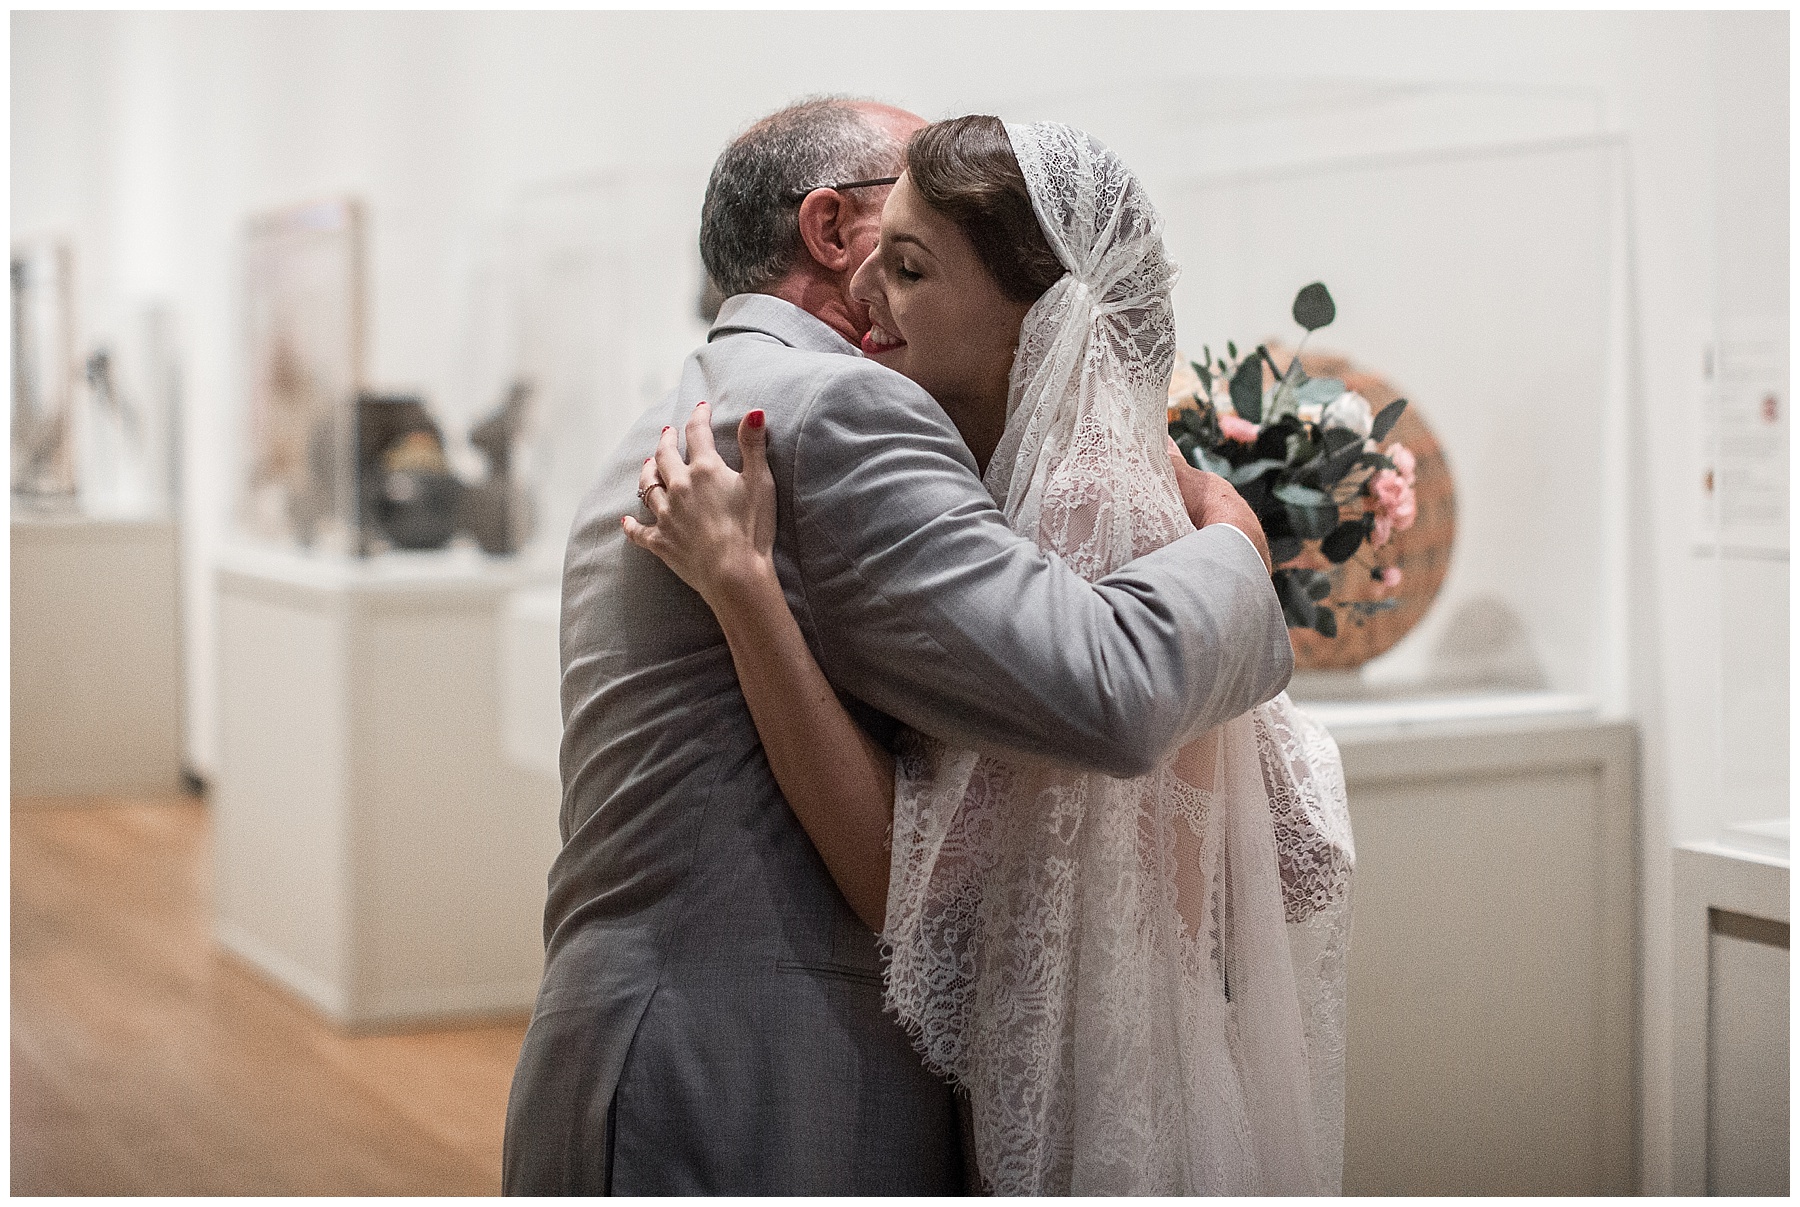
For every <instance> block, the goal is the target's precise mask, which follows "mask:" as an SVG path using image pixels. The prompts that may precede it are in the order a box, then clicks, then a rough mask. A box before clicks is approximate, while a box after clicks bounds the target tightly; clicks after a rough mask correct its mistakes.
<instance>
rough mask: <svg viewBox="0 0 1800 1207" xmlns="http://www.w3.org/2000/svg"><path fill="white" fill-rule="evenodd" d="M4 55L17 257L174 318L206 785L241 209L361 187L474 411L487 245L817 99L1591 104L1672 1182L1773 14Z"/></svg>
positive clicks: (619, 30)
mask: <svg viewBox="0 0 1800 1207" xmlns="http://www.w3.org/2000/svg"><path fill="white" fill-rule="evenodd" d="M11 46H12V64H13V76H12V79H13V94H12V97H13V105H12V123H13V124H12V130H13V161H12V167H13V172H12V182H13V185H12V187H13V231H14V234H15V236H22V235H27V234H32V233H36V232H39V231H44V230H50V229H61V230H64V231H67V232H69V233H70V234H71V235H72V236H73V238H74V239H75V242H76V245H77V251H78V255H79V256H80V258H81V269H80V271H81V281H82V286H83V289H82V297H83V301H84V303H85V304H86V307H87V309H86V311H85V316H84V319H85V324H86V327H87V333H88V336H89V337H90V338H92V337H98V336H101V335H105V334H107V333H109V332H111V331H113V330H116V329H117V328H118V326H119V325H121V324H123V323H124V322H126V321H127V319H128V318H129V316H130V314H131V312H132V309H133V308H134V307H135V306H136V305H138V304H139V303H140V302H141V301H142V300H144V299H147V298H151V297H161V298H167V299H169V300H171V301H172V302H173V303H174V304H175V305H176V307H177V309H178V313H179V315H180V317H181V320H182V323H183V330H184V332H185V348H184V351H185V353H186V380H187V408H188V409H187V416H186V428H185V453H186V464H187V488H186V491H185V492H184V497H183V499H182V500H181V515H182V519H183V522H184V525H185V529H184V531H185V538H186V551H187V563H186V568H185V576H186V584H187V593H186V606H187V609H188V610H187V658H188V682H189V691H190V694H189V710H190V718H189V721H190V724H189V728H188V732H189V735H190V757H191V759H192V762H193V764H194V765H195V766H196V767H197V768H199V769H201V770H202V771H204V770H205V769H206V768H208V767H209V766H210V765H211V762H212V759H213V749H214V736H213V735H214V733H215V730H216V725H217V718H216V717H215V715H214V692H213V684H214V681H215V673H214V667H213V664H212V663H213V644H214V643H213V616H212V601H211V598H210V594H209V591H208V587H207V584H208V582H209V574H210V571H209V561H210V558H211V556H212V553H213V551H214V550H215V549H217V547H218V545H219V543H220V541H221V539H222V537H223V535H224V530H225V523H226V516H227V514H228V504H229V500H230V495H231V480H230V467H231V466H232V464H233V460H232V451H231V450H232V448H233V444H232V441H233V439H234V427H233V425H234V424H235V423H236V421H237V420H236V416H237V408H238V405H239V399H240V397H241V393H242V389H241V369H240V363H239V360H238V347H237V343H236V340H235V333H236V331H237V322H238V320H237V317H236V310H235V308H234V298H235V290H236V275H235V273H236V264H237V261H236V254H237V243H236V239H237V236H238V232H239V230H240V227H241V223H242V221H243V219H244V217H245V215H247V214H248V213H250V212H252V211H254V210H257V209H261V208H265V207H271V206H276V205H280V204H284V203H288V202H292V201H296V200H301V199H306V198H309V197H315V196H318V195H321V194H328V193H340V192H346V191H348V192H355V193H359V194H361V195H363V196H364V197H365V198H366V199H367V201H368V203H369V207H370V212H371V215H372V219H373V221H372V231H373V242H372V256H371V261H370V264H371V297H372V323H371V325H372V330H371V332H370V334H371V337H372V342H371V359H370V366H371V376H372V378H373V380H374V382H375V383H376V384H379V385H382V386H392V387H402V388H417V389H421V390H423V391H424V392H425V393H426V394H427V395H429V396H431V397H433V398H434V399H458V398H461V397H462V396H463V395H464V394H466V393H467V391H468V389H469V387H468V386H467V384H466V382H464V381H463V380H461V379H460V377H459V374H460V372H461V370H460V369H459V367H458V366H459V360H458V355H459V347H458V341H459V339H460V338H461V336H460V334H459V333H461V332H463V331H465V330H466V327H467V323H466V321H465V319H466V313H467V308H468V305H469V300H468V291H469V288H470V284H469V281H470V275H471V270H470V264H471V262H472V259H473V258H474V256H475V254H476V252H475V250H474V247H475V241H476V236H475V233H474V232H477V231H479V230H480V229H482V228H483V227H484V225H486V224H491V222H492V221H493V219H494V216H495V215H496V214H498V213H500V212H501V211H503V210H504V209H505V207H506V206H507V205H508V204H509V203H510V202H511V201H512V200H513V199H514V198H516V197H517V196H518V195H519V192H520V190H522V189H524V188H526V187H528V186H530V185H532V184H534V183H538V182H543V181H548V180H553V179H558V178H565V177H571V176H577V175H583V174H591V173H595V172H600V171H605V170H608V169H616V168H620V167H627V166H629V167H641V166H647V165H661V166H665V167H672V168H676V169H689V170H691V169H693V168H694V167H696V165H697V166H699V167H702V168H703V167H704V165H705V164H706V163H707V162H708V161H709V160H710V158H711V157H712V155H713V154H715V153H716V151H717V149H718V148H719V147H720V146H721V144H722V143H723V142H724V141H725V140H726V139H727V138H728V137H729V135H730V134H731V133H732V132H733V131H734V130H735V129H737V128H738V127H740V126H741V125H743V124H744V123H745V122H746V121H748V120H749V119H751V118H753V117H755V116H757V115H758V114H760V113H762V112H765V111H767V110H769V109H772V108H774V107H776V106H778V105H779V104H781V103H782V102H784V101H786V100H788V99H789V98H791V97H793V96H794V95H796V94H800V93H806V92H824V91H847V92H855V93H862V94H870V95H876V96H880V97H883V98H885V99H889V100H892V101H894V102H897V103H900V104H903V105H907V106H910V107H912V108H913V109H915V110H917V111H919V112H920V113H922V114H924V115H926V116H930V117H935V116H945V115H948V114H951V113H955V112H963V111H969V110H977V109H983V108H988V107H991V106H997V105H1000V104H1002V103H1006V102H1012V103H1018V102H1020V101H1021V98H1030V97H1034V96H1036V97H1044V96H1051V95H1055V94H1057V93H1059V92H1067V91H1068V90H1069V89H1070V88H1075V87H1083V86H1085V85H1086V84H1088V83H1090V82H1093V83H1099V84H1104V83H1107V82H1110V81H1119V82H1135V81H1152V82H1169V81H1179V80H1180V79H1182V78H1184V77H1190V76H1193V75H1195V74H1196V73H1199V74H1202V75H1204V76H1206V77H1207V78H1208V79H1210V80H1213V81H1214V82H1218V81H1220V80H1225V81H1229V79H1231V78H1234V77H1236V78H1244V77H1254V78H1255V79H1256V80H1257V81H1258V86H1259V87H1261V88H1264V89H1267V88H1268V87H1269V86H1270V85H1275V86H1277V87H1278V86H1279V85H1280V84H1281V82H1283V81H1295V82H1296V85H1298V84H1299V83H1300V82H1310V84H1311V85H1314V86H1316V85H1317V84H1318V82H1320V81H1333V80H1336V81H1373V82H1390V83H1414V84H1449V85H1456V86H1464V87H1466V86H1475V85H1489V86H1493V87H1496V88H1502V89H1516V90H1518V91H1519V93H1520V96H1521V98H1522V99H1521V103H1522V104H1524V103H1537V102H1530V101H1529V98H1532V97H1535V98H1538V101H1541V100H1542V98H1544V97H1546V96H1555V95H1563V96H1568V97H1573V98H1576V103H1578V104H1584V105H1585V104H1591V105H1592V106H1593V107H1594V110H1595V112H1596V113H1597V114H1598V120H1599V124H1600V126H1601V128H1603V129H1605V130H1609V131H1614V132H1617V133H1620V134H1622V135H1623V136H1624V138H1625V141H1626V146H1627V152H1626V159H1627V169H1626V170H1627V178H1628V186H1629V187H1628V198H1629V215H1628V224H1627V225H1626V228H1625V233H1626V238H1627V247H1626V254H1627V263H1628V272H1627V274H1626V278H1625V295H1626V296H1625V297H1624V299H1623V307H1622V309H1623V317H1624V321H1625V323H1626V327H1627V331H1626V333H1625V335H1626V338H1625V339H1624V340H1623V341H1622V347H1623V349H1624V351H1623V354H1622V356H1623V360H1624V362H1625V363H1624V364H1623V365H1622V366H1620V369H1621V371H1622V373H1623V377H1624V380H1625V382H1626V383H1627V389H1626V395H1627V396H1626V399H1625V403H1626V409H1627V411H1628V414H1629V416H1630V420H1631V421H1630V423H1629V424H1628V425H1627V430H1626V431H1625V432H1622V433H1619V434H1618V438H1619V439H1621V440H1624V441H1626V442H1627V445H1628V447H1629V448H1630V450H1631V458H1630V464H1631V466H1632V468H1633V474H1634V486H1633V490H1634V494H1633V495H1632V506H1631V509H1630V513H1629V530H1630V537H1631V539H1630V542H1629V544H1628V548H1629V554H1630V558H1629V564H1628V566H1627V568H1626V573H1627V575H1628V578H1627V581H1628V582H1629V584H1630V586H1631V590H1630V591H1629V592H1628V593H1627V595H1626V596H1625V597H1624V598H1623V600H1622V603H1621V607H1622V608H1623V609H1624V610H1625V612H1626V616H1625V618H1624V623H1626V624H1627V625H1628V627H1629V633H1630V639H1629V641H1628V642H1627V643H1626V646H1625V648H1626V650H1627V651H1628V657H1627V658H1626V664H1625V666H1624V667H1622V668H1619V672H1620V673H1619V675H1618V677H1619V678H1620V679H1621V680H1622V682H1620V683H1618V684H1615V685H1614V689H1615V694H1616V695H1617V697H1618V698H1619V699H1622V700H1626V701H1628V702H1629V707H1630V709H1631V710H1632V711H1633V712H1634V713H1635V715H1636V716H1637V718H1638V719H1639V721H1640V723H1641V724H1642V726H1643V732H1644V735H1645V742H1646V746H1645V756H1646V757H1645V762H1644V775H1645V793H1646V801H1647V806H1648V807H1647V813H1646V817H1645V824H1644V836H1643V837H1644V849H1645V852H1646V866H1645V877H1646V886H1645V887H1646V902H1647V905H1646V911H1647V912H1646V918H1645V925H1646V932H1647V933H1646V937H1647V939H1648V940H1649V942H1648V945H1647V948H1646V956H1645V970H1644V975H1645V983H1646V1031H1645V1035H1646V1041H1645V1042H1646V1045H1647V1055H1648V1056H1649V1062H1648V1065H1647V1068H1646V1075H1645V1103H1646V1118H1645V1125H1646V1159H1645V1174H1646V1186H1647V1188H1649V1189H1653V1190H1654V1189H1656V1188H1658V1187H1661V1186H1665V1185H1666V1184H1667V1183H1666V1177H1667V1156H1666V1139H1659V1137H1666V1134H1667V1109H1668V1108H1667V1103H1668V1085H1667V1053H1666V1048H1667V1034H1668V1027H1667V1014H1668V1003H1667V1000H1666V998H1667V991H1666V983H1667V974H1666V967H1667V959H1666V935H1665V933H1664V930H1663V922H1662V919H1663V917H1664V916H1665V915H1666V901H1667V892H1668V890H1667V883H1668V872H1667V860H1668V856H1667V851H1668V847H1669V843H1670V841H1671V838H1679V837H1688V836H1693V835H1696V834H1698V833H1702V832H1707V831H1710V829H1711V828H1712V827H1713V826H1714V825H1715V823H1716V820H1717V816H1718V812H1717V810H1718V804H1717V788H1718V781H1719V764H1718V758H1717V749H1718V745H1719V731H1718V717H1719V715H1720V697H1721V692H1722V691H1723V690H1724V689H1723V686H1722V676H1721V671H1720V664H1719V657H1720V655H1719V653H1718V650H1719V648H1720V646H1719V642H1718V639H1717V633H1716V626H1717V624H1718V621H1719V613H1720V610H1721V609H1722V608H1723V609H1728V610H1729V611H1728V614H1729V615H1730V616H1731V617H1732V619H1731V621H1730V623H1732V624H1738V625H1742V624H1746V623H1747V624H1751V625H1755V626H1761V628H1762V629H1764V630H1766V631H1767V633H1768V637H1769V642H1770V643H1773V642H1775V641H1776V640H1777V637H1778V636H1779V640H1780V641H1781V647H1780V648H1781V650H1782V651H1783V652H1784V657H1783V659H1782V661H1783V662H1785V649H1786V645H1785V630H1786V612H1787V600H1786V593H1785V578H1786V565H1785V563H1782V564H1779V568H1778V569H1770V568H1764V569H1762V570H1755V569H1753V570H1751V571H1749V572H1747V577H1746V576H1739V578H1738V579H1736V580H1734V582H1736V584H1737V585H1735V586H1734V587H1733V588H1732V590H1733V591H1735V592H1737V594H1736V595H1734V596H1733V597H1732V601H1725V600H1721V599H1720V596H1719V594H1718V592H1719V590H1720V588H1719V586H1718V584H1717V582H1716V580H1715V575H1716V570H1717V563H1716V562H1705V561H1704V560H1703V559H1697V558H1695V557H1694V555H1693V552H1692V551H1693V548H1694V546H1695V544H1696V543H1697V541H1698V540H1699V539H1700V538H1701V537H1702V536H1703V535H1704V534H1702V533H1700V532H1698V531H1697V527H1696V525H1697V521H1696V519H1695V517H1696V516H1697V515H1698V500H1697V497H1696V495H1695V479H1696V466H1697V462H1696V458H1695V454H1694V452H1693V447H1692V430H1693V420H1694V416H1695V414H1696V412H1697V410H1698V408H1699V407H1700V405H1701V400H1702V381H1701V376H1700V370H1701V364H1702V356H1703V350H1704V347H1705V344H1706V342H1707V340H1708V339H1709V338H1710V333H1711V332H1712V331H1713V329H1714V328H1715V326H1716V325H1717V324H1718V322H1719V321H1720V319H1721V316H1730V315H1740V314H1750V315H1763V314H1767V313H1771V312H1774V313H1778V314H1779V315H1780V316H1781V319H1782V321H1783V323H1784V324H1785V316H1786V299H1787V296H1788V274H1787V222H1786V215H1787V194H1786V189H1787V179H1788V159H1787V147H1788V117H1787V114H1788V99H1787V78H1788V61H1789V60H1788V46H1789V23H1788V18H1787V15H1786V14H1785V13H1751V14H1742V13H1739V14H1705V13H1583V14H1559V13H1454V14H1430V13H1386V14H1357V13H1134V14H1116V15H1115V14H1102V13H1055V14H1041V13H1013V14H1006V13H963V14H952V13H927V12H918V13H880V14H865V13H840V12H824V11H818V12H795V13H782V14H758V13H731V14H714V13H651V14H644V13H554V14H478V13H458V14H421V13H385V14H346V13H305V14H292V13H253V14H234V13H203V14H147V13H133V14H123V15H120V14H97V13H53V14H45V13H18V14H14V15H13V17H12V43H11ZM1571 405H1589V406H1601V405H1603V400H1600V399H1592V400H1575V401H1573V402H1572V403H1571ZM1575 522H1586V521H1585V519H1584V518H1581V517H1576V518H1575ZM1696 600H1700V601H1705V600H1714V601H1716V602H1715V603H1714V604H1712V605H1702V606H1696V603H1695V601H1696ZM1733 601H1736V602H1733ZM1743 601H1748V604H1747V605H1745V606H1748V607H1749V611H1747V612H1746V611H1744V610H1743V607H1740V606H1739V605H1740V604H1741V603H1743ZM1709 607H1710V611H1709ZM1777 630H1779V634H1778V633H1777ZM1738 648H1744V647H1743V646H1742V645H1741V644H1740V646H1739V647H1738ZM1750 648H1752V649H1754V648H1756V646H1755V643H1750ZM1761 648H1764V649H1768V648H1772V645H1764V646H1763V647H1761ZM1769 661H1770V660H1768V659H1764V660H1762V663H1763V665H1767V663H1768V662H1769ZM1739 669H1742V668H1739ZM1726 670H1727V672H1731V671H1732V668H1726ZM1782 730H1783V731H1785V719H1784V722H1783V725H1782Z"/></svg>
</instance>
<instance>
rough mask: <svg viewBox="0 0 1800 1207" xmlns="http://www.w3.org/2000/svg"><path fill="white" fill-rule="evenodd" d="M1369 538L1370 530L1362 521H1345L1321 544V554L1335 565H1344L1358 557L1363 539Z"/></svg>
mask: <svg viewBox="0 0 1800 1207" xmlns="http://www.w3.org/2000/svg"><path fill="white" fill-rule="evenodd" d="M1367 536H1368V530H1367V529H1366V528H1364V527H1363V523H1362V521H1361V520H1360V519H1357V520H1345V521H1344V522H1343V523H1341V524H1339V525H1338V526H1337V527H1336V528H1333V529H1332V530H1331V534H1330V535H1329V536H1327V537H1326V538H1325V539H1324V540H1323V541H1321V542H1320V543H1319V552H1320V553H1323V554H1324V555H1325V556H1326V557H1327V558H1328V559H1330V561H1331V562H1332V563H1333V564H1334V565H1342V564H1343V563H1344V562H1347V561H1349V560H1350V559H1351V558H1352V557H1355V556H1356V551H1357V550H1358V549H1360V548H1362V543H1363V539H1364V538H1365V537H1367Z"/></svg>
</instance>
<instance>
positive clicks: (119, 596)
mask: <svg viewBox="0 0 1800 1207" xmlns="http://www.w3.org/2000/svg"><path fill="white" fill-rule="evenodd" d="M177 590H178V576H177V572H176V535H175V525H174V524H173V523H172V522H170V521H168V520H95V519H87V518H83V517H79V516H71V517H67V518H60V517H59V518H50V517H46V518H42V519H37V518H17V517H15V518H14V519H13V522H12V794H13V795H14V796H39V797H41V796H70V797H75V796H84V797H85V796H107V795H117V796H166V795H170V794H173V793H176V792H180V791H181V790H182V783H181V659H180V653H179V650H180V629H181V612H180V607H179V604H178V602H177V601H178V594H177Z"/></svg>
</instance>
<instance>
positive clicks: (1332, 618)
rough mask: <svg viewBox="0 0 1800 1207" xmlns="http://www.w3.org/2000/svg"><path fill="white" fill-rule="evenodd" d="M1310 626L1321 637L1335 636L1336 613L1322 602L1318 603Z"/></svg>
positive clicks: (1336, 632)
mask: <svg viewBox="0 0 1800 1207" xmlns="http://www.w3.org/2000/svg"><path fill="white" fill-rule="evenodd" d="M1312 627H1313V628H1314V629H1316V630H1317V631H1318V634H1319V636H1321V637H1336V636H1337V634H1338V628H1337V613H1336V612H1333V611H1332V610H1331V609H1330V608H1328V607H1325V606H1324V605H1323V604H1321V605H1319V607H1318V608H1317V609H1315V612H1314V615H1313V626H1312Z"/></svg>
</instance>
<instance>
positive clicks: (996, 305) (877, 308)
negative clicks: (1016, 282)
mask: <svg viewBox="0 0 1800 1207" xmlns="http://www.w3.org/2000/svg"><path fill="white" fill-rule="evenodd" d="M850 296H851V297H853V298H855V299H856V300H857V301H859V302H861V303H863V304H864V305H866V306H867V307H868V308H869V318H870V320H871V322H872V323H873V324H874V326H873V327H871V328H870V330H869V333H868V334H867V335H865V336H864V337H863V344H862V347H863V352H864V353H866V354H867V355H869V356H871V357H873V358H874V359H875V360H877V361H879V362H880V363H881V364H884V365H886V366H887V367H888V368H890V369H894V370H897V371H899V372H901V373H904V374H905V375H906V376H907V377H910V378H911V379H912V380H913V381H916V382H917V383H919V385H921V386H923V387H924V388H925V389H926V390H927V391H929V392H930V394H931V396H932V397H933V398H936V399H937V400H938V404H939V405H940V406H942V407H943V408H944V410H945V411H946V412H947V413H948V414H949V415H950V418H951V419H952V420H954V421H955V423H956V426H957V427H958V428H959V429H960V430H961V431H962V433H963V437H964V439H965V440H967V441H968V443H969V447H970V449H971V450H972V451H974V452H975V455H976V459H977V460H979V461H981V462H982V463H984V464H985V463H986V460H987V453H989V452H991V451H992V449H993V444H994V442H995V441H997V440H998V439H999V436H1000V430H1001V428H1003V427H1004V425H1005V418H1006V381H1007V375H1008V374H1009V373H1010V372H1011V371H1012V360H1013V350H1014V348H1015V347H1016V346H1017V345H1018V342H1019V327H1020V325H1021V324H1022V323H1023V322H1024V319H1025V313H1026V311H1028V310H1030V309H1031V304H1030V303H1028V302H1015V301H1013V300H1012V299H1010V298H1008V297H1007V296H1006V295H1005V294H1003V293H1002V292H1001V291H1000V287H999V285H998V284H997V283H996V282H995V280H994V278H993V277H992V276H991V275H990V274H989V273H988V271H987V269H986V268H985V267H983V265H982V263H981V258H980V257H979V256H978V255H977V254H976V252H975V245H974V244H973V243H971V242H969V239H968V237H967V236H966V235H964V234H963V233H962V231H961V230H959V229H958V228H957V226H956V224H955V223H954V222H952V221H951V220H950V219H949V218H947V217H945V216H944V215H942V214H940V213H938V212H937V211H936V210H934V209H932V208H931V207H930V206H929V205H927V204H925V200H924V198H922V197H920V196H919V192H918V190H917V189H915V188H913V185H912V181H911V180H910V179H909V178H908V177H906V176H902V177H900V182H899V183H898V184H896V185H895V186H894V188H893V191H892V192H891V193H889V194H888V199H887V206H886V208H885V209H883V210H882V213H881V237H880V241H879V242H878V243H877V244H876V246H875V251H874V253H873V254H871V255H870V256H869V258H868V259H867V260H865V261H864V262H863V266H862V267H861V268H860V269H858V270H857V273H856V276H855V278H854V279H853V280H852V281H851V283H850ZM983 445H985V446H986V447H985V449H984V448H983V447H982V446H983Z"/></svg>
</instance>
